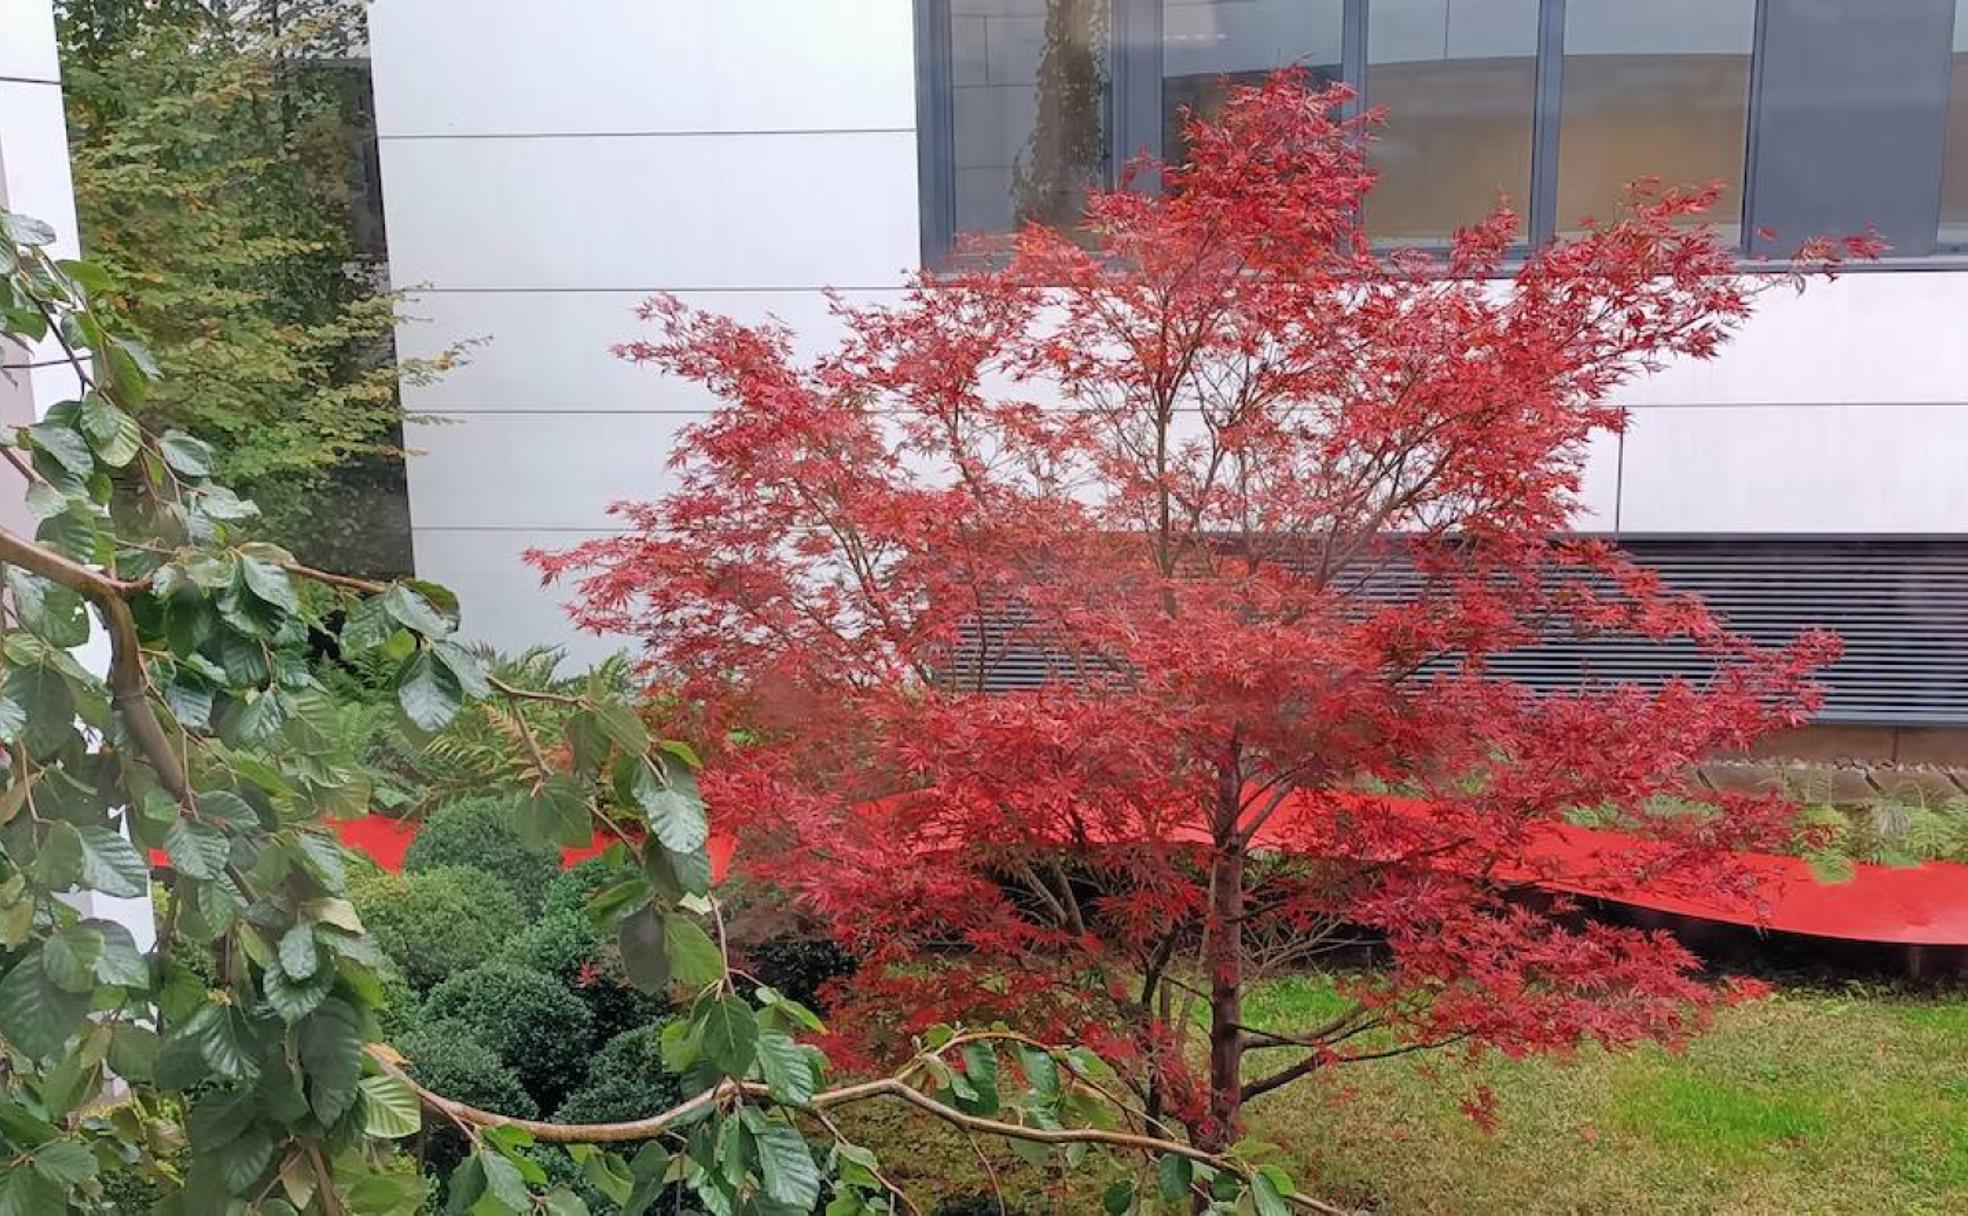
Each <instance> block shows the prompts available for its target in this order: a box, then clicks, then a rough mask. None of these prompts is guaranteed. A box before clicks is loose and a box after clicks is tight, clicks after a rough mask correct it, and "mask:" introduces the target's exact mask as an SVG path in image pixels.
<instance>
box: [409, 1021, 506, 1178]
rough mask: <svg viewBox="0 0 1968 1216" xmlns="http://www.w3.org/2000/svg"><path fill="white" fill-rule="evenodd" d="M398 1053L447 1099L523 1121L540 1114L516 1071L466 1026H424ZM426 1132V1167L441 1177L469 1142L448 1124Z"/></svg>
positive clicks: (431, 1123)
mask: <svg viewBox="0 0 1968 1216" xmlns="http://www.w3.org/2000/svg"><path fill="white" fill-rule="evenodd" d="M395 1047H396V1049H397V1050H398V1051H400V1052H402V1053H403V1055H404V1058H405V1059H406V1060H407V1061H408V1063H407V1065H406V1067H407V1069H408V1071H409V1073H410V1075H411V1076H413V1077H415V1078H417V1080H419V1081H421V1082H422V1083H423V1084H425V1085H427V1086H429V1087H430V1088H431V1089H433V1090H436V1091H437V1092H438V1093H441V1094H443V1095H444V1096H445V1097H447V1098H456V1099H457V1100H458V1101H460V1102H463V1103H466V1104H467V1105H470V1106H476V1107H480V1108H481V1109H484V1110H490V1111H497V1112H498V1113H499V1114H502V1115H512V1116H514V1117H515V1118H520V1119H532V1118H536V1117H538V1115H539V1113H540V1107H539V1105H538V1104H537V1103H535V1102H534V1101H533V1098H532V1096H531V1095H529V1094H528V1093H527V1092H526V1090H525V1088H524V1087H523V1086H521V1085H520V1083H519V1078H518V1077H516V1076H514V1075H513V1071H512V1069H510V1068H507V1067H506V1066H505V1064H504V1063H503V1062H502V1061H500V1059H499V1057H498V1056H496V1055H494V1054H493V1053H492V1051H491V1050H490V1049H489V1048H487V1047H486V1046H485V1045H484V1044H482V1043H480V1042H478V1039H477V1036H476V1035H475V1034H474V1033H473V1031H472V1028H471V1027H469V1026H466V1025H464V1024H463V1023H461V1022H452V1021H434V1022H425V1023H423V1024H422V1025H419V1026H418V1027H416V1028H415V1029H413V1030H411V1031H410V1032H409V1033H407V1034H405V1035H404V1036H403V1037H402V1038H400V1039H398V1040H397V1041H396V1043H395ZM424 1130H425V1132H426V1133H427V1136H426V1139H425V1142H424V1150H423V1155H424V1162H425V1164H426V1165H428V1166H431V1167H433V1168H435V1169H436V1170H437V1171H438V1173H439V1174H440V1175H442V1174H444V1173H447V1172H449V1170H450V1169H451V1167H452V1166H454V1165H456V1164H457V1163H458V1162H459V1161H461V1160H463V1159H464V1156H465V1152H466V1145H465V1138H464V1137H463V1136H462V1135H460V1134H459V1133H458V1132H457V1130H456V1129H454V1128H452V1127H451V1126H450V1125H449V1124H448V1123H447V1122H446V1121H445V1120H443V1119H431V1120H428V1121H427V1122H426V1123H425V1125H424Z"/></svg>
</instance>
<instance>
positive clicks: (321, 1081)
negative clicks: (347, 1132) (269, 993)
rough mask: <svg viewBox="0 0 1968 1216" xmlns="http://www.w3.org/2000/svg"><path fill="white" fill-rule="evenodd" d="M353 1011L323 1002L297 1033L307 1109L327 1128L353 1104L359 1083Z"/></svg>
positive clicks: (343, 1005) (359, 1053)
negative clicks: (304, 1080) (305, 1082)
mask: <svg viewBox="0 0 1968 1216" xmlns="http://www.w3.org/2000/svg"><path fill="white" fill-rule="evenodd" d="M358 1025H359V1020H358V1018H357V1016H356V1012H355V1010H354V1009H352V1008H350V1007H349V1006H348V1004H347V1003H345V1002H343V1001H341V1000H339V999H331V1000H327V1001H323V1002H322V1003H321V1008H319V1009H317V1010H315V1011H314V1013H313V1014H311V1015H310V1016H309V1017H308V1019H307V1021H305V1022H303V1023H301V1029H300V1033H299V1039H300V1049H301V1067H302V1069H303V1071H305V1072H306V1074H307V1081H308V1105H309V1106H310V1107H311V1108H312V1109H313V1110H314V1117H315V1118H317V1119H319V1120H321V1121H322V1122H323V1123H326V1124H331V1125H332V1124H333V1123H334V1122H335V1121H336V1120H337V1119H340V1118H341V1117H342V1115H343V1114H345V1113H346V1112H347V1111H348V1108H349V1107H350V1106H351V1105H352V1104H353V1103H354V1102H355V1096H356V1094H357V1093H358V1092H360V1091H359V1090H358V1089H357V1085H358V1083H359V1082H360V1081H361V1079H362V1036H361V1035H360V1034H359V1033H358V1032H357V1029H356V1028H357V1026H358Z"/></svg>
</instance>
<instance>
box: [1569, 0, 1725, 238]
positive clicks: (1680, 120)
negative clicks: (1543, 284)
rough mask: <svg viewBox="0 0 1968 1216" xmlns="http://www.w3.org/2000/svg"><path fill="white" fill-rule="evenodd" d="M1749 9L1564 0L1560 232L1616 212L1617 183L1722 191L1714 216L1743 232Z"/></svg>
mask: <svg viewBox="0 0 1968 1216" xmlns="http://www.w3.org/2000/svg"><path fill="white" fill-rule="evenodd" d="M1755 25H1756V3H1755V0H1648V2H1647V3H1644V4H1642V3H1636V2H1635V0H1569V3H1568V4H1567V5H1566V7H1565V63H1564V90H1563V93H1564V108H1563V119H1562V123H1561V126H1560V130H1559V146H1558V216H1557V218H1558V223H1559V226H1560V227H1561V228H1569V227H1572V226H1574V225H1576V224H1577V223H1578V222H1579V221H1580V220H1581V219H1582V218H1584V217H1585V216H1588V215H1590V216H1593V217H1595V218H1599V219H1609V218H1611V217H1612V216H1614V215H1616V214H1618V211H1619V205H1620V200H1621V197H1622V194H1623V191H1624V187H1625V184H1626V183H1627V182H1630V181H1632V180H1633V179H1635V178H1639V177H1643V176H1651V177H1657V178H1659V179H1660V180H1661V181H1662V182H1664V183H1666V184H1669V185H1701V184H1705V183H1708V182H1711V181H1720V182H1722V183H1723V184H1724V186H1725V187H1726V190H1725V192H1724V194H1723V196H1722V200H1721V202H1720V203H1719V204H1718V205H1717V209H1716V211H1715V212H1714V213H1712V214H1710V215H1708V216H1705V217H1702V218H1703V219H1705V220H1707V221H1708V222H1710V223H1713V224H1714V225H1715V227H1716V229H1717V230H1718V231H1719V232H1721V233H1722V234H1723V235H1724V236H1725V237H1734V236H1736V235H1737V234H1738V233H1739V232H1740V230H1741V224H1740V215H1741V211H1742V178H1743V147H1744V139H1745V131H1746V128H1747V116H1748V105H1749V60H1750V48H1751V46H1752V43H1753V40H1754V36H1755Z"/></svg>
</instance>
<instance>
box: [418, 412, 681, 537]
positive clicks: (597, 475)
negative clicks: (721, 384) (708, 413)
mask: <svg viewBox="0 0 1968 1216" xmlns="http://www.w3.org/2000/svg"><path fill="white" fill-rule="evenodd" d="M689 421H690V419H689V418H687V417H678V416H674V415H662V414H474V415H470V416H467V417H462V418H459V419H458V420H456V421H453V422H444V423H437V424H421V425H417V424H413V425H411V426H409V427H407V428H406V430H405V434H404V442H405V444H406V445H407V446H408V447H409V448H410V449H411V451H412V453H413V454H412V455H411V457H410V460H409V469H410V517H411V519H412V520H414V521H415V522H416V524H417V526H419V527H473V528H485V527H507V528H601V527H607V526H609V524H608V519H607V515H606V508H607V507H608V505H609V504H610V503H613V502H619V501H621V500H624V499H646V498H652V497H655V496H657V495H658V494H660V493H661V492H662V491H663V490H664V488H665V487H667V486H668V485H669V484H670V483H671V480H672V478H671V475H670V472H669V468H668V462H669V456H670V449H671V446H672V445H673V443H674V441H675V438H676V433H677V431H678V429H679V428H681V427H682V426H683V425H684V424H685V423H687V422H689Z"/></svg>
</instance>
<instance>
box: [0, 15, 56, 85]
mask: <svg viewBox="0 0 1968 1216" xmlns="http://www.w3.org/2000/svg"><path fill="white" fill-rule="evenodd" d="M0 77H8V78H11V79H14V80H45V81H56V80H60V79H61V63H60V61H59V60H58V58H57V57H56V54H55V11H54V6H53V5H51V4H50V3H48V0H0Z"/></svg>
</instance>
